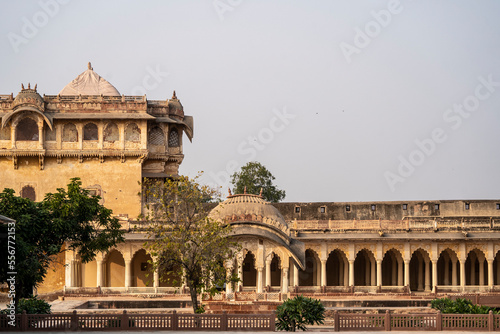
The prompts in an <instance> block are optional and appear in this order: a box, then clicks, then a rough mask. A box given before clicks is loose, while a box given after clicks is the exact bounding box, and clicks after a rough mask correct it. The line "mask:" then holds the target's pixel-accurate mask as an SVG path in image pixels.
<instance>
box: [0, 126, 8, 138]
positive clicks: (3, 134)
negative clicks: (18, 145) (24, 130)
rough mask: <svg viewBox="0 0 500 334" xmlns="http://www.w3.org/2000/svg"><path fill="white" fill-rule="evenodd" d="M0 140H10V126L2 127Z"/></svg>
mask: <svg viewBox="0 0 500 334" xmlns="http://www.w3.org/2000/svg"><path fill="white" fill-rule="evenodd" d="M0 140H10V126H6V127H4V128H1V129H0Z"/></svg>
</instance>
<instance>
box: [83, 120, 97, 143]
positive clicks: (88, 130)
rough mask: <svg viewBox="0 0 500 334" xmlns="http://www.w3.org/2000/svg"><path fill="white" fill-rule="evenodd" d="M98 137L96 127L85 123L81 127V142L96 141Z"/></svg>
mask: <svg viewBox="0 0 500 334" xmlns="http://www.w3.org/2000/svg"><path fill="white" fill-rule="evenodd" d="M98 139H99V135H98V131H97V125H95V124H94V123H87V124H85V126H84V127H83V140H98Z"/></svg>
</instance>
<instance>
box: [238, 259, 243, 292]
mask: <svg viewBox="0 0 500 334" xmlns="http://www.w3.org/2000/svg"><path fill="white" fill-rule="evenodd" d="M238 279H239V281H238V291H240V287H243V262H241V263H238Z"/></svg>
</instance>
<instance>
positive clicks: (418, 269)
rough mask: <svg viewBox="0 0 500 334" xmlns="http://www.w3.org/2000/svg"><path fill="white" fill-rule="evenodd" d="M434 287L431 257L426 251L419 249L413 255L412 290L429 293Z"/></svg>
mask: <svg viewBox="0 0 500 334" xmlns="http://www.w3.org/2000/svg"><path fill="white" fill-rule="evenodd" d="M432 286H433V282H432V265H431V258H430V255H429V253H428V252H427V251H426V250H425V249H422V248H418V249H416V250H415V251H413V253H412V254H411V260H410V290H411V291H424V290H425V291H429V290H431V288H432Z"/></svg>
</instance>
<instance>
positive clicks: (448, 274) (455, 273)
mask: <svg viewBox="0 0 500 334" xmlns="http://www.w3.org/2000/svg"><path fill="white" fill-rule="evenodd" d="M437 268H438V270H437V277H438V281H437V284H436V285H458V284H460V262H459V261H458V256H457V253H455V251H454V250H452V249H450V248H445V249H443V250H442V251H441V253H440V254H439V259H438V262H437Z"/></svg>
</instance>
